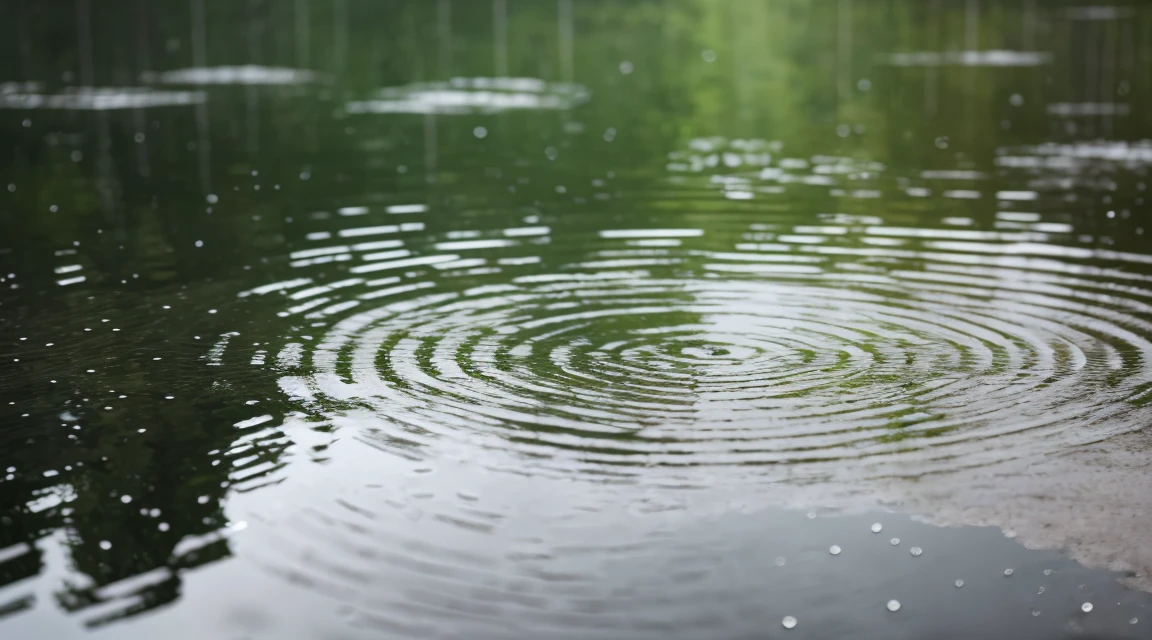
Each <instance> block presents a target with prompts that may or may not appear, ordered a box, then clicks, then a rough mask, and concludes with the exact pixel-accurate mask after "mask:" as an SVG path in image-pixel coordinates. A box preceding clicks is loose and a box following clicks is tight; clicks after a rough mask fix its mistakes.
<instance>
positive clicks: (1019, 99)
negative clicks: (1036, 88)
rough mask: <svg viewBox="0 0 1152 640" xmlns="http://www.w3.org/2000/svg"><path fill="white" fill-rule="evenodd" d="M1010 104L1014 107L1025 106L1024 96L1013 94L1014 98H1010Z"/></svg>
mask: <svg viewBox="0 0 1152 640" xmlns="http://www.w3.org/2000/svg"><path fill="white" fill-rule="evenodd" d="M1008 102H1009V103H1011V105H1012V106H1013V107H1019V106H1023V105H1024V96H1022V95H1020V94H1019V93H1013V94H1012V97H1010V98H1008Z"/></svg>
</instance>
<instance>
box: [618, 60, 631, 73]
mask: <svg viewBox="0 0 1152 640" xmlns="http://www.w3.org/2000/svg"><path fill="white" fill-rule="evenodd" d="M632 69H633V67H632V63H631V62H629V61H627V60H625V61H624V62H621V63H620V73H623V74H624V75H628V74H629V73H632Z"/></svg>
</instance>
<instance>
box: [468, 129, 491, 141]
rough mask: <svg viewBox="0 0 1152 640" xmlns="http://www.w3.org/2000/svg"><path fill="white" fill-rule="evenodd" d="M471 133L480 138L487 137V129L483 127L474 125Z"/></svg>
mask: <svg viewBox="0 0 1152 640" xmlns="http://www.w3.org/2000/svg"><path fill="white" fill-rule="evenodd" d="M472 135H474V136H476V137H477V138H479V139H480V140H483V139H484V138H487V137H488V130H487V129H485V128H484V127H476V128H475V129H473V130H472Z"/></svg>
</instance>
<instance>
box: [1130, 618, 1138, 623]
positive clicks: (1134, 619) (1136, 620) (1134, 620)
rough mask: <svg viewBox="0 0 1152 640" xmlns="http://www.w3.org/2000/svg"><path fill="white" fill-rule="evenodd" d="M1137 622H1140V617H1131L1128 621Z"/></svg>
mask: <svg viewBox="0 0 1152 640" xmlns="http://www.w3.org/2000/svg"><path fill="white" fill-rule="evenodd" d="M1137 622H1140V618H1132V619H1131V620H1129V621H1128V624H1136V623H1137Z"/></svg>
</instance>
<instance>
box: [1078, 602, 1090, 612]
mask: <svg viewBox="0 0 1152 640" xmlns="http://www.w3.org/2000/svg"><path fill="white" fill-rule="evenodd" d="M1080 610H1081V611H1083V612H1084V613H1092V603H1091V602H1085V603H1084V604H1082V605H1080Z"/></svg>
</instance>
